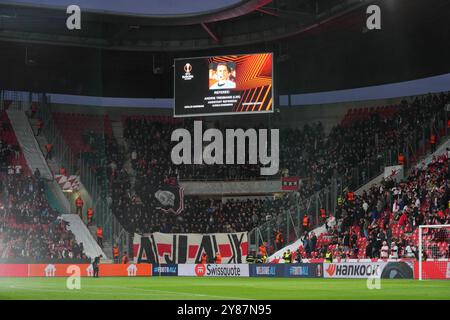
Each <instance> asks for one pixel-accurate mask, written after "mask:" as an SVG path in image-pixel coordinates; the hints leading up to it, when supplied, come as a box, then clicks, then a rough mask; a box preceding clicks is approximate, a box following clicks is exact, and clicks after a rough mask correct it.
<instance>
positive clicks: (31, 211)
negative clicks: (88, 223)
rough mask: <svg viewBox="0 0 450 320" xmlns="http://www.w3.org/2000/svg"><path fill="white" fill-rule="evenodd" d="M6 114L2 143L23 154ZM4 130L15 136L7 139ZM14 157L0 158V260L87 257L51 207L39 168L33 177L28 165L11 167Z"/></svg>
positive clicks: (0, 144) (3, 122)
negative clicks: (17, 168) (18, 167)
mask: <svg viewBox="0 0 450 320" xmlns="http://www.w3.org/2000/svg"><path fill="white" fill-rule="evenodd" d="M5 114H6V113H3V116H2V118H1V120H2V121H1V122H2V123H1V124H0V126H1V129H0V130H2V134H1V135H0V146H4V145H7V143H6V142H9V144H8V145H9V147H8V148H7V149H11V150H18V152H19V153H20V154H19V156H22V154H21V152H20V148H19V146H18V143H17V140H16V139H15V136H14V131H13V130H12V128H11V125H10V123H9V119H8V118H7V116H6V117H5V116H4V115H5ZM5 132H7V134H6V136H9V137H13V136H14V139H9V140H6V141H5V139H4V137H5ZM2 150H3V149H2ZM2 154H3V155H5V154H4V153H3V152H2ZM14 158H15V155H14V154H12V155H11V154H8V153H7V154H6V156H2V157H1V158H0V165H1V168H2V169H3V170H0V259H1V260H4V259H23V261H27V262H42V261H48V260H61V259H85V258H86V257H85V255H84V253H83V245H82V243H80V244H78V243H77V242H76V241H75V237H74V235H73V233H72V232H71V231H69V230H68V228H67V223H66V222H65V221H64V220H63V219H62V218H61V216H60V215H59V214H58V212H56V211H55V210H53V209H52V208H51V207H50V205H49V203H48V201H47V198H46V195H45V192H44V181H43V180H41V179H40V177H39V176H40V175H39V171H36V172H35V175H34V176H33V175H31V174H28V172H29V170H28V168H22V170H9V168H11V163H12V159H14ZM24 165H26V164H24Z"/></svg>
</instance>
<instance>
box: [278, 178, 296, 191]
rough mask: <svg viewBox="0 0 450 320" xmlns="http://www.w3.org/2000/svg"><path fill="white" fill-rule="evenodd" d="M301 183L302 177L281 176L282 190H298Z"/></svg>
mask: <svg viewBox="0 0 450 320" xmlns="http://www.w3.org/2000/svg"><path fill="white" fill-rule="evenodd" d="M299 185H300V177H281V190H285V191H297V190H298V188H299Z"/></svg>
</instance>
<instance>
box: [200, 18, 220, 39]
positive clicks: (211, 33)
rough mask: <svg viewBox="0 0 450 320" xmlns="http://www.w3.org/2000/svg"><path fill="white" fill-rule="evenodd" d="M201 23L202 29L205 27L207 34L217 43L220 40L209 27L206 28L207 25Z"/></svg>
mask: <svg viewBox="0 0 450 320" xmlns="http://www.w3.org/2000/svg"><path fill="white" fill-rule="evenodd" d="M201 25H202V27H203V29H205V31H206V32H207V33H208V34H209V36H210V37H211V38H212V39H213V40H214V42H215V43H219V42H220V39H219V37H217V36H216V35H215V34H214V32H212V31H211V29H210V28H208V26H207V25H206V24H205V23H204V22H202V23H201Z"/></svg>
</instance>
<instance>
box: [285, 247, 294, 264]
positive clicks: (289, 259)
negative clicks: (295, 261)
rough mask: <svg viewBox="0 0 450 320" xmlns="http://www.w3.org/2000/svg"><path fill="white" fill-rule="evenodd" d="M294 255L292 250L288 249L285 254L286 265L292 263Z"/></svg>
mask: <svg viewBox="0 0 450 320" xmlns="http://www.w3.org/2000/svg"><path fill="white" fill-rule="evenodd" d="M291 259H292V253H291V250H289V249H288V251H286V252H285V253H283V260H284V263H291Z"/></svg>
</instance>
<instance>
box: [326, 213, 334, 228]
mask: <svg viewBox="0 0 450 320" xmlns="http://www.w3.org/2000/svg"><path fill="white" fill-rule="evenodd" d="M335 225H336V218H335V217H334V216H332V215H330V216H329V217H328V219H327V227H328V228H329V229H331V228H333V227H334V226H335Z"/></svg>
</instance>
